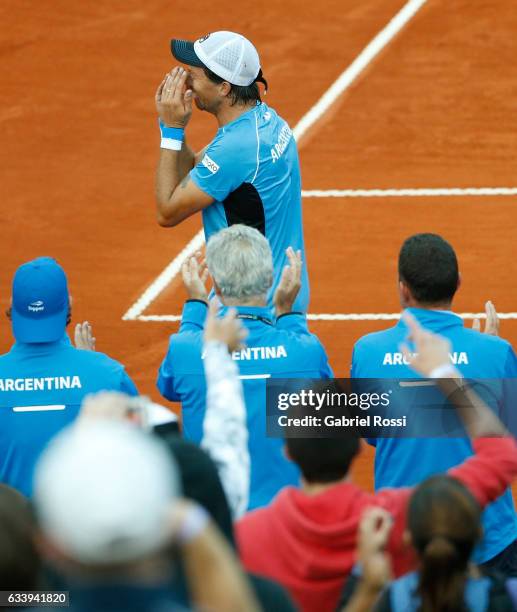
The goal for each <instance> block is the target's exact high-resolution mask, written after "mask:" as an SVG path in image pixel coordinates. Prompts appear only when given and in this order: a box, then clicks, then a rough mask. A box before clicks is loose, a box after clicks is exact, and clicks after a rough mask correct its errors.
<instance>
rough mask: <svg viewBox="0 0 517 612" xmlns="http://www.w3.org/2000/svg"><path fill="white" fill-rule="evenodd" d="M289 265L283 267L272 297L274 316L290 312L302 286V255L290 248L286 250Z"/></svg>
mask: <svg viewBox="0 0 517 612" xmlns="http://www.w3.org/2000/svg"><path fill="white" fill-rule="evenodd" d="M285 253H286V255H287V259H288V260H289V263H288V264H287V265H286V266H284V269H283V270H282V276H281V278H280V282H279V283H278V286H277V288H276V291H275V295H274V297H273V303H274V304H275V313H276V316H277V317H279V316H280V315H283V314H286V313H287V312H291V311H292V309H293V304H294V301H295V300H296V296H297V295H298V292H299V291H300V287H301V286H302V253H301V251H296V252H295V251H294V249H293V248H292V247H289V248H288V249H287V250H286V252H285Z"/></svg>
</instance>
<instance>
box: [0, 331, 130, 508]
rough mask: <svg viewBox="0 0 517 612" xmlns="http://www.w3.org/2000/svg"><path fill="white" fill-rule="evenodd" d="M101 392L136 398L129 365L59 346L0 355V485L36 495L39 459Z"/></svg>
mask: <svg viewBox="0 0 517 612" xmlns="http://www.w3.org/2000/svg"><path fill="white" fill-rule="evenodd" d="M101 390H111V391H121V392H123V393H127V394H129V395H137V394H138V392H137V390H136V387H135V385H134V384H133V382H132V380H131V379H130V378H129V376H128V375H127V374H126V372H125V370H124V367H123V366H122V365H121V364H120V363H118V362H117V361H114V360H113V359H110V358H109V357H108V356H107V355H104V354H103V353H97V352H95V351H85V350H79V349H76V348H75V347H74V346H72V344H71V342H70V340H69V338H68V336H67V335H65V336H64V337H63V339H62V340H60V341H58V342H48V343H41V344H24V343H20V342H17V343H15V344H14V345H13V347H12V348H11V350H10V351H9V352H8V353H6V354H5V355H2V356H0V482H3V483H5V484H8V485H11V486H12V487H14V488H16V489H18V490H19V491H21V492H22V493H24V494H25V495H28V496H30V495H31V493H32V478H33V472H34V468H35V465H36V463H37V461H38V458H39V456H40V454H41V452H42V451H43V449H44V448H45V446H46V445H47V443H48V442H49V440H50V439H51V438H53V437H54V436H55V435H56V434H57V433H58V432H59V431H61V429H63V428H64V427H66V426H67V425H69V424H70V423H71V422H72V421H73V420H74V419H75V418H76V417H77V415H78V413H79V408H80V405H81V402H82V400H83V398H84V397H85V396H86V395H88V394H89V393H95V392H97V391H101Z"/></svg>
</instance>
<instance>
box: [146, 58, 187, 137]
mask: <svg viewBox="0 0 517 612" xmlns="http://www.w3.org/2000/svg"><path fill="white" fill-rule="evenodd" d="M187 79H188V72H187V71H186V70H185V69H184V68H181V67H180V66H176V68H174V69H173V70H172V71H171V72H170V73H169V74H166V75H165V77H164V79H163V81H162V82H161V83H160V85H159V86H158V89H157V90H156V95H155V98H154V99H155V103H156V110H157V111H158V115H159V116H160V119H161V120H162V121H163V123H165V125H167V126H168V127H176V128H185V127H186V126H187V123H188V122H189V120H190V116H191V115H192V90H191V89H188V88H187Z"/></svg>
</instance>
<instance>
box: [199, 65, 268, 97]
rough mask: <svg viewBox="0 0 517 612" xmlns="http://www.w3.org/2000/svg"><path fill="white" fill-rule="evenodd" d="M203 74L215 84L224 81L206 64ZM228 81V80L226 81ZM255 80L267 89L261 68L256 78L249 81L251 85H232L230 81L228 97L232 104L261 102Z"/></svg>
mask: <svg viewBox="0 0 517 612" xmlns="http://www.w3.org/2000/svg"><path fill="white" fill-rule="evenodd" d="M203 70H204V72H205V75H206V76H207V78H209V79H210V80H211V81H212V82H213V83H216V84H217V85H219V84H221V83H224V82H225V80H226V79H222V78H221V77H220V76H218V75H217V74H215V72H212V71H211V70H210V69H209V68H207V67H206V66H204V67H203ZM226 82H228V81H226ZM257 82H260V83H263V84H264V86H265V88H266V91H267V81H266V79H265V78H264V76H263V75H262V69H260V70H259V73H258V75H257V78H256V79H255V80H254V81H253V83H251V85H247V86H241V85H232V84H231V83H230V87H231V89H230V94H229V96H230V98H231V100H232V106H234V105H235V104H242V105H245V104H251V103H252V102H261V101H262V100H261V99H260V90H259V87H258V85H257Z"/></svg>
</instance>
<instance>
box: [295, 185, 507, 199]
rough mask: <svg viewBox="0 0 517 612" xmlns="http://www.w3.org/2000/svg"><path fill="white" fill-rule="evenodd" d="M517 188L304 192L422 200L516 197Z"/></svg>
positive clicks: (323, 195)
mask: <svg viewBox="0 0 517 612" xmlns="http://www.w3.org/2000/svg"><path fill="white" fill-rule="evenodd" d="M514 195H517V187H465V188H459V187H450V188H448V187H445V188H432V189H425V188H424V189H325V190H322V189H312V190H304V191H302V197H304V198H422V197H431V198H439V197H450V196H452V197H465V196H514Z"/></svg>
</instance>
